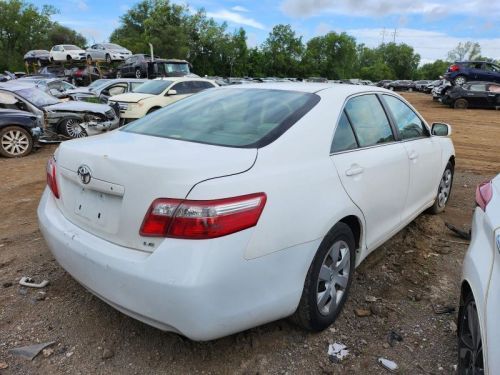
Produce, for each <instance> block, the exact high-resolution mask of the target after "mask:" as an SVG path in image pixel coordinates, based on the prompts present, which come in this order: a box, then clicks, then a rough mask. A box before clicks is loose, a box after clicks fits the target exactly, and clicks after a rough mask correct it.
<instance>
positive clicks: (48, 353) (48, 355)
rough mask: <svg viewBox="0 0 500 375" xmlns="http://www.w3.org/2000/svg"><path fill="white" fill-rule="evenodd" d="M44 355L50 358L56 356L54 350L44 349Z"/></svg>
mask: <svg viewBox="0 0 500 375" xmlns="http://www.w3.org/2000/svg"><path fill="white" fill-rule="evenodd" d="M42 354H43V356H44V357H50V356H51V355H52V354H54V349H52V348H47V349H43V350H42Z"/></svg>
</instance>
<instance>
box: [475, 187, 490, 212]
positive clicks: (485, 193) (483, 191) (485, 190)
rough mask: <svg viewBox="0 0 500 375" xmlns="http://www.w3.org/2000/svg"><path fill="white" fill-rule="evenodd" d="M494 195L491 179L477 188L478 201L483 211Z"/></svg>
mask: <svg viewBox="0 0 500 375" xmlns="http://www.w3.org/2000/svg"><path fill="white" fill-rule="evenodd" d="M492 197H493V185H492V183H491V181H487V182H483V183H482V184H480V185H479V186H478V187H477V189H476V203H477V205H478V206H479V207H481V209H482V210H483V211H485V210H486V206H487V205H488V203H490V201H491V198H492Z"/></svg>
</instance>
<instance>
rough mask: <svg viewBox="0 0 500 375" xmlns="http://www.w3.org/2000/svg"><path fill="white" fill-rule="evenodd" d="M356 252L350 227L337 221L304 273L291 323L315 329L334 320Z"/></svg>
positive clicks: (352, 268)
mask: <svg viewBox="0 0 500 375" xmlns="http://www.w3.org/2000/svg"><path fill="white" fill-rule="evenodd" d="M355 251H356V249H355V241H354V235H353V233H352V231H351V229H350V228H349V226H347V225H346V224H344V223H338V224H337V225H335V226H334V227H333V228H332V229H331V230H330V232H328V234H327V235H326V237H325V238H324V239H323V241H322V242H321V245H320V246H319V249H318V251H317V252H316V255H315V257H314V259H313V261H312V263H311V265H310V267H309V271H308V272H307V276H306V280H305V282H304V289H303V291H302V296H301V298H300V302H299V306H298V308H297V310H296V311H295V313H294V315H292V317H291V320H292V321H293V322H294V323H296V324H298V325H299V326H301V327H303V328H305V329H306V330H309V331H315V332H317V331H322V330H324V329H326V328H327V327H328V326H330V325H331V324H332V323H333V322H334V321H335V320H336V319H337V316H338V315H339V313H340V311H341V310H342V307H343V305H344V303H345V301H346V299H347V295H348V293H349V288H350V286H351V282H352V279H353V274H354V264H355ZM337 287H338V288H337ZM332 294H335V295H334V296H333V297H334V298H332Z"/></svg>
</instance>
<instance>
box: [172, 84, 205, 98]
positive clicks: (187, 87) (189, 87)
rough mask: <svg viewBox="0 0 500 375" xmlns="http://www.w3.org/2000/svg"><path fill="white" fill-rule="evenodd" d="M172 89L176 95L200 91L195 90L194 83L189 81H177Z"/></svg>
mask: <svg viewBox="0 0 500 375" xmlns="http://www.w3.org/2000/svg"><path fill="white" fill-rule="evenodd" d="M172 90H175V91H177V94H178V95H187V94H193V93H195V92H198V91H200V90H197V88H196V86H195V83H194V82H191V81H184V82H179V83H178V84H176V85H174V86H173V87H172Z"/></svg>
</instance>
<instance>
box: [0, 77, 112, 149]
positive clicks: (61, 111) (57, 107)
mask: <svg viewBox="0 0 500 375" xmlns="http://www.w3.org/2000/svg"><path fill="white" fill-rule="evenodd" d="M0 94H1V96H0V108H6V109H19V110H22V111H27V112H31V113H32V114H34V115H35V116H36V117H37V120H38V123H39V124H41V126H42V128H43V132H44V134H43V137H42V138H41V139H40V141H62V140H65V139H70V138H80V137H86V136H88V135H95V134H100V133H102V132H105V131H108V130H111V129H114V128H116V127H118V124H119V117H118V116H117V115H116V113H115V111H114V110H113V108H111V107H110V106H108V105H104V104H94V103H86V102H79V101H66V102H63V101H60V100H59V99H57V98H55V97H53V96H51V95H49V94H47V93H46V92H44V91H42V90H40V89H39V88H37V87H33V85H32V84H26V83H24V84H23V83H22V82H19V83H17V82H16V83H14V82H11V83H3V84H0ZM13 103H14V104H13Z"/></svg>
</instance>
